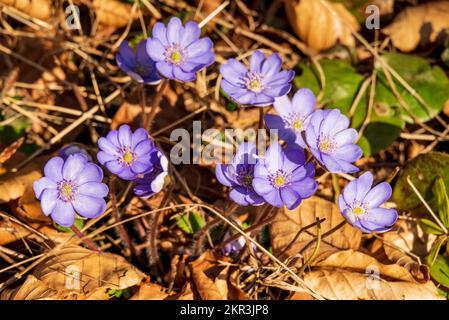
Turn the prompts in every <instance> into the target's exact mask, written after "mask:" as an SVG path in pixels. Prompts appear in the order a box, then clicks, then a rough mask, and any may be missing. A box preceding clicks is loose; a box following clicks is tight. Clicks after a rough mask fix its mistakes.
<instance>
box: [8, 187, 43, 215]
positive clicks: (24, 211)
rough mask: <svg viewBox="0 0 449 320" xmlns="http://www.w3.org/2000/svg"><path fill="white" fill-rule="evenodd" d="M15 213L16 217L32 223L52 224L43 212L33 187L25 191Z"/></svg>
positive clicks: (14, 208)
mask: <svg viewBox="0 0 449 320" xmlns="http://www.w3.org/2000/svg"><path fill="white" fill-rule="evenodd" d="M13 211H14V214H15V215H16V216H19V217H20V218H21V219H24V220H27V221H30V222H51V220H50V218H49V217H47V216H45V214H44V213H43V212H42V209H41V203H40V201H39V200H38V199H37V198H36V195H35V194H34V190H33V187H32V185H29V186H28V187H27V188H26V189H25V192H24V193H23V195H22V196H21V197H20V198H19V201H17V205H16V206H13Z"/></svg>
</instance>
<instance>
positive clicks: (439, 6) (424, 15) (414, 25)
mask: <svg viewBox="0 0 449 320" xmlns="http://www.w3.org/2000/svg"><path fill="white" fill-rule="evenodd" d="M448 16H449V1H436V2H429V3H423V4H421V5H419V6H412V7H407V8H405V9H404V10H403V11H402V12H401V13H399V14H398V15H397V16H396V18H395V19H394V21H393V23H392V24H390V25H389V26H387V27H386V28H383V29H382V32H383V33H385V34H386V35H389V36H390V37H391V40H392V42H393V45H394V46H395V47H396V48H398V49H400V50H401V51H404V52H409V51H412V50H414V49H416V47H417V46H418V45H419V43H420V42H427V43H433V42H435V40H436V39H437V37H438V35H439V34H440V32H442V31H443V30H445V29H447V28H449V19H448V18H447V17H448ZM423 35H424V36H425V39H423V38H422V36H423ZM423 44H424V43H423Z"/></svg>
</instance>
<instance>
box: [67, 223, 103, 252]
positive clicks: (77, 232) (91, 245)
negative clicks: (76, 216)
mask: <svg viewBox="0 0 449 320" xmlns="http://www.w3.org/2000/svg"><path fill="white" fill-rule="evenodd" d="M70 228H71V229H72V231H73V233H74V234H75V235H76V236H77V237H78V238H80V239H81V241H83V243H84V244H85V245H86V246H87V247H88V248H89V249H90V250H93V251H97V252H101V250H100V249H99V248H98V247H97V246H96V245H95V243H93V241H92V240H91V239H89V238H87V237H86V236H85V235H84V234H83V233H82V232H81V230H80V229H78V228H77V227H76V226H75V225H72V226H71V227H70Z"/></svg>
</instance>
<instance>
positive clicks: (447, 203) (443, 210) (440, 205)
mask: <svg viewBox="0 0 449 320" xmlns="http://www.w3.org/2000/svg"><path fill="white" fill-rule="evenodd" d="M432 190H433V194H434V199H435V201H434V203H435V209H436V211H437V212H438V215H439V216H440V219H441V222H442V223H443V224H444V226H445V227H446V228H449V198H448V196H447V189H446V186H445V185H444V180H443V178H441V177H438V178H437V179H436V181H435V183H434V185H433V189H432Z"/></svg>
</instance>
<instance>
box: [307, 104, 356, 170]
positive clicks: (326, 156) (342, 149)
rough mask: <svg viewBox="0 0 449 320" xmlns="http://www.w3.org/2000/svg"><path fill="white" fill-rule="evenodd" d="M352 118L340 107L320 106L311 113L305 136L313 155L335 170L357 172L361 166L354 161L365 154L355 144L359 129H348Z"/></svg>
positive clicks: (327, 167)
mask: <svg viewBox="0 0 449 320" xmlns="http://www.w3.org/2000/svg"><path fill="white" fill-rule="evenodd" d="M348 126H349V119H348V118H347V117H346V116H345V115H343V114H341V112H340V110H338V109H332V110H316V111H315V112H314V113H313V114H312V115H311V117H310V122H309V125H308V127H307V129H306V131H305V138H306V139H305V140H306V143H307V145H308V147H309V149H310V152H312V154H313V156H314V157H315V158H316V159H317V160H318V161H319V162H320V163H321V165H323V166H324V167H325V168H326V169H327V170H329V171H330V172H333V173H353V172H357V171H359V169H358V168H357V167H356V166H354V165H353V164H352V162H354V161H357V160H358V159H360V157H361V156H362V154H363V153H362V149H361V148H360V147H359V146H357V145H356V144H354V142H355V141H356V140H357V131H356V130H355V129H348Z"/></svg>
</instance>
